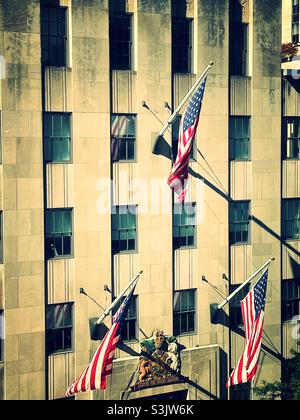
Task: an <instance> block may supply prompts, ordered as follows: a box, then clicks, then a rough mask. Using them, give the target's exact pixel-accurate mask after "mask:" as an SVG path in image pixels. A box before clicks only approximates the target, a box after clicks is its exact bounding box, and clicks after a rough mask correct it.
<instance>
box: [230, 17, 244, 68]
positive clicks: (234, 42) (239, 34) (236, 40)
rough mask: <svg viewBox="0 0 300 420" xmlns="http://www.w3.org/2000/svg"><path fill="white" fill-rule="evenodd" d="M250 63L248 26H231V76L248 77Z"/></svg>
mask: <svg viewBox="0 0 300 420" xmlns="http://www.w3.org/2000/svg"><path fill="white" fill-rule="evenodd" d="M247 61H248V25H247V24H244V23H240V24H239V23H236V24H232V25H231V46H230V62H229V65H230V75H231V76H246V75H247V65H248V63H247Z"/></svg>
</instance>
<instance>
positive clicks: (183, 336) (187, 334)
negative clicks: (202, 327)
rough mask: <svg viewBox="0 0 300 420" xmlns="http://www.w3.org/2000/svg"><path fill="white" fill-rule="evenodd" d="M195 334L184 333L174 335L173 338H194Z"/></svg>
mask: <svg viewBox="0 0 300 420" xmlns="http://www.w3.org/2000/svg"><path fill="white" fill-rule="evenodd" d="M196 335H197V333H196V332H191V333H185V334H180V335H174V337H176V338H185V337H187V338H188V337H193V336H196Z"/></svg>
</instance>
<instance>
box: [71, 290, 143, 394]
mask: <svg viewBox="0 0 300 420" xmlns="http://www.w3.org/2000/svg"><path fill="white" fill-rule="evenodd" d="M136 284H137V282H136V283H134V285H133V287H132V289H131V292H130V293H129V295H128V296H127V297H126V299H125V300H124V302H123V303H122V304H121V305H120V308H119V309H118V311H117V312H116V314H115V315H114V316H113V319H112V326H111V328H110V330H109V331H108V332H107V334H106V336H105V337H104V339H103V340H102V342H101V344H100V346H99V348H98V350H97V351H96V353H95V355H94V357H93V359H92V361H91V363H90V364H89V366H88V367H87V368H86V369H85V370H84V371H83V373H82V374H81V375H80V376H79V378H78V379H76V381H75V382H73V384H72V385H71V386H70V387H69V388H68V389H67V391H66V396H67V397H70V396H72V395H74V394H77V393H78V392H87V391H93V390H95V389H100V390H104V389H106V379H107V376H109V375H111V374H112V369H113V360H114V357H115V352H116V348H117V345H118V342H119V341H120V337H121V331H122V324H123V322H124V319H125V317H126V315H127V312H128V309H129V306H130V301H131V298H132V296H133V293H134V290H135V286H136Z"/></svg>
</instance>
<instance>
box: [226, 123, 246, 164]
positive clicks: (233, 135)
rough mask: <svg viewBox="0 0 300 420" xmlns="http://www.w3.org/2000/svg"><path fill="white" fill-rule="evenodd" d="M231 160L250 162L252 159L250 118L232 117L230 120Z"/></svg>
mask: <svg viewBox="0 0 300 420" xmlns="http://www.w3.org/2000/svg"><path fill="white" fill-rule="evenodd" d="M229 141H230V159H231V160H248V159H249V157H250V151H249V147H250V118H249V117H231V118H230V120H229Z"/></svg>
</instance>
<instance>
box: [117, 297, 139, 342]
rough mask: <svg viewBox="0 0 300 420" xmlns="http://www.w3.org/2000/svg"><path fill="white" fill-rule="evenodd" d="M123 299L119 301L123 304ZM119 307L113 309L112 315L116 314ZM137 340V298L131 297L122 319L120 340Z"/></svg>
mask: <svg viewBox="0 0 300 420" xmlns="http://www.w3.org/2000/svg"><path fill="white" fill-rule="evenodd" d="M124 300H125V297H124V298H123V299H122V300H121V303H123V302H124ZM119 307H120V305H119V306H118V307H117V308H116V309H115V311H114V313H116V312H117V310H118V309H119ZM136 339H137V296H132V298H131V301H130V305H129V309H128V312H127V315H126V317H125V319H124V322H123V326H122V331H121V340H122V341H134V340H136Z"/></svg>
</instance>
